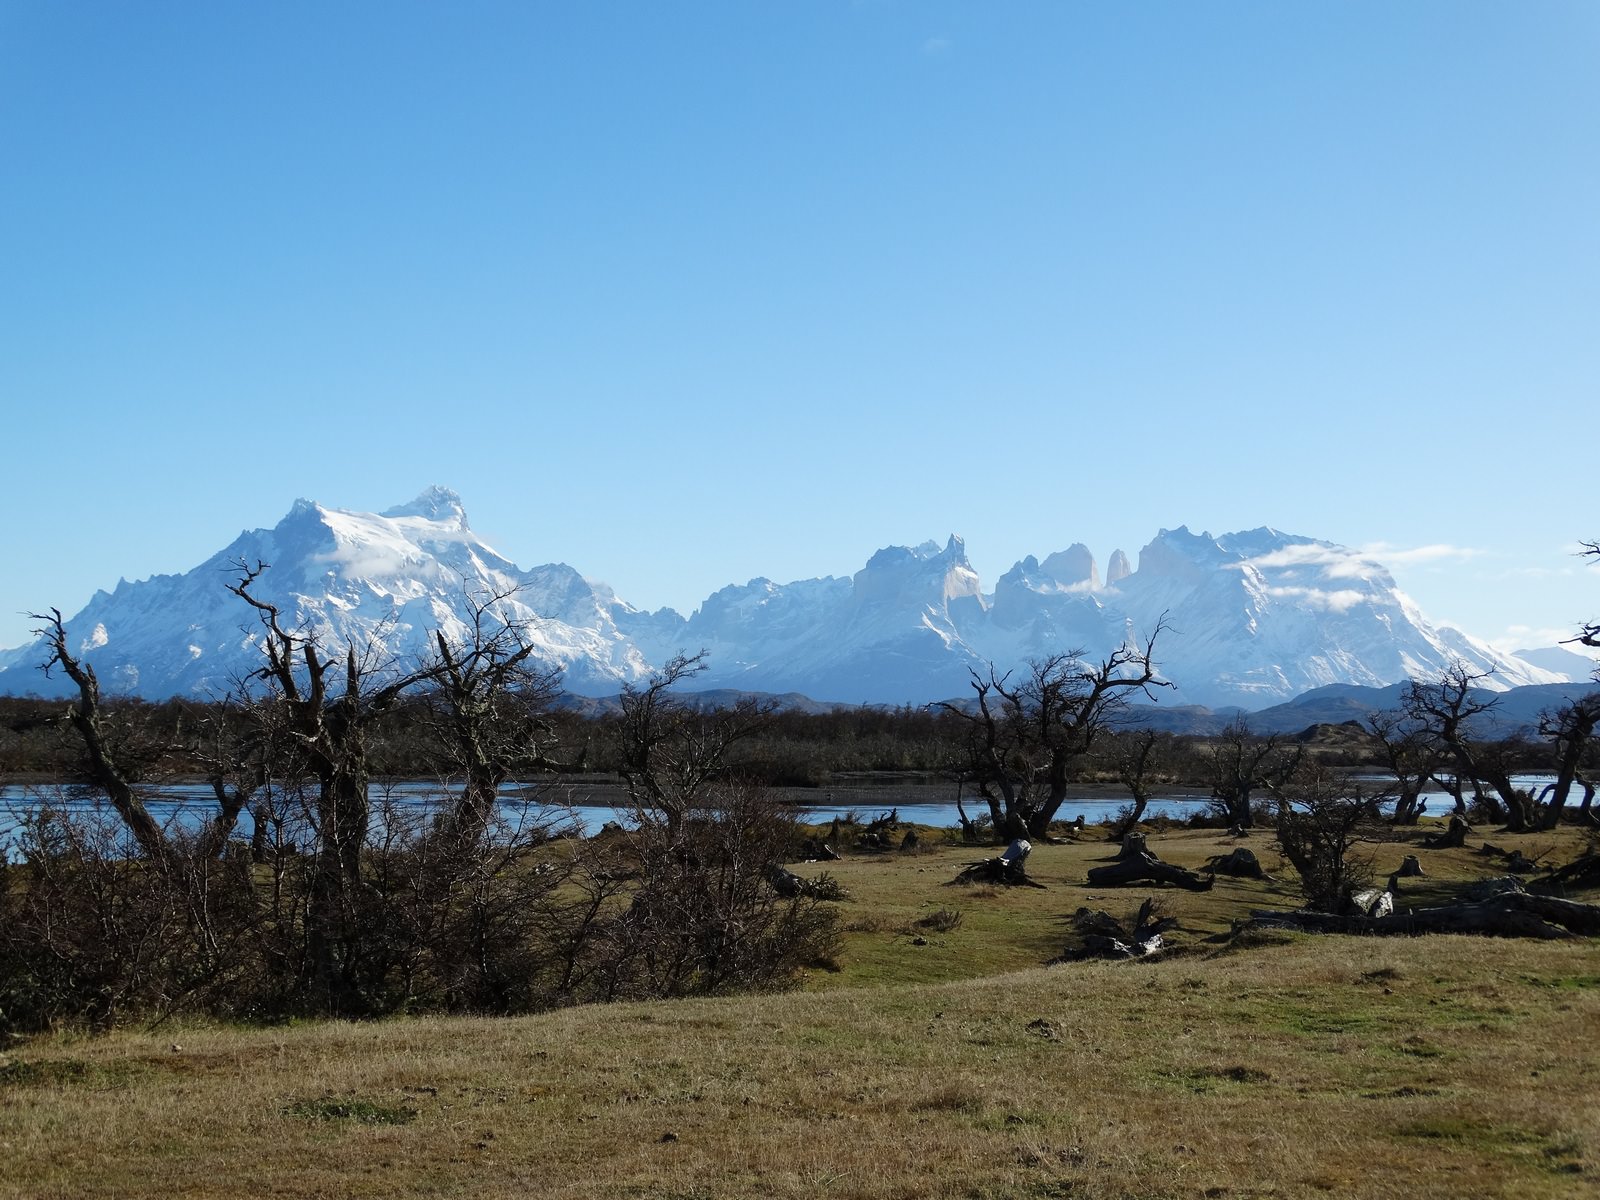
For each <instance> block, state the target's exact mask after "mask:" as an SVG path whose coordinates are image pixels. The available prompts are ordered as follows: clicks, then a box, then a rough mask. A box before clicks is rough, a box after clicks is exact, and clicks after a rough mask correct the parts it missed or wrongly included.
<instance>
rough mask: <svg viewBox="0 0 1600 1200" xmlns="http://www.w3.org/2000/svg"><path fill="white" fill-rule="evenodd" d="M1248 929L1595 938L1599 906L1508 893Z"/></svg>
mask: <svg viewBox="0 0 1600 1200" xmlns="http://www.w3.org/2000/svg"><path fill="white" fill-rule="evenodd" d="M1250 917H1251V921H1250V924H1259V925H1268V926H1277V927H1288V928H1293V929H1300V930H1304V931H1306V932H1310V933H1365V934H1379V935H1388V936H1395V937H1410V936H1415V935H1417V934H1424V933H1472V934H1483V935H1487V936H1490V937H1531V938H1545V939H1551V940H1554V939H1559V938H1572V937H1596V936H1600V905H1593V904H1574V903H1573V902H1572V901H1570V900H1557V899H1556V898H1554V897H1552V896H1534V895H1530V894H1528V893H1527V892H1517V891H1507V892H1501V893H1500V894H1499V895H1496V896H1492V897H1490V898H1488V899H1485V900H1479V901H1475V902H1470V903H1463V904H1445V905H1440V906H1439V907H1437V908H1417V909H1411V910H1409V911H1407V912H1403V913H1402V912H1396V913H1394V914H1393V915H1391V916H1386V917H1373V916H1341V915H1339V914H1336V913H1319V912H1267V911H1258V912H1252V913H1251V914H1250Z"/></svg>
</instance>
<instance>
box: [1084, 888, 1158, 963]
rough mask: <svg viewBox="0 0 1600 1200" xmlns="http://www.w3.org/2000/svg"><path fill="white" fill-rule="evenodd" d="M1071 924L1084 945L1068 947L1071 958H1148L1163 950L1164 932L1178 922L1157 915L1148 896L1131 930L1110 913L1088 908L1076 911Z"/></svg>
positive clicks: (1153, 904)
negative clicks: (1080, 935) (1079, 934)
mask: <svg viewBox="0 0 1600 1200" xmlns="http://www.w3.org/2000/svg"><path fill="white" fill-rule="evenodd" d="M1072 923H1073V925H1074V926H1075V927H1076V928H1077V929H1078V930H1080V931H1081V932H1082V933H1083V944H1082V946H1081V948H1080V949H1078V950H1076V951H1074V950H1073V949H1071V948H1070V947H1069V948H1068V950H1067V954H1066V957H1068V958H1148V957H1150V955H1152V954H1157V953H1159V952H1160V951H1161V950H1162V948H1163V946H1164V942H1163V939H1162V936H1161V935H1162V934H1163V933H1165V932H1166V931H1167V930H1169V929H1173V928H1175V927H1176V926H1177V924H1178V922H1177V918H1175V917H1161V918H1157V917H1156V916H1155V901H1154V900H1153V899H1149V898H1147V899H1146V900H1145V902H1144V903H1143V904H1141V905H1140V906H1139V915H1138V916H1137V917H1135V918H1134V927H1133V930H1132V932H1131V933H1130V932H1129V931H1128V930H1126V929H1125V928H1124V927H1123V924H1122V922H1121V921H1118V920H1117V919H1116V918H1115V917H1113V916H1111V915H1110V914H1109V913H1106V912H1102V911H1098V910H1091V909H1088V908H1080V909H1079V910H1078V911H1077V912H1076V913H1074V914H1073V918H1072Z"/></svg>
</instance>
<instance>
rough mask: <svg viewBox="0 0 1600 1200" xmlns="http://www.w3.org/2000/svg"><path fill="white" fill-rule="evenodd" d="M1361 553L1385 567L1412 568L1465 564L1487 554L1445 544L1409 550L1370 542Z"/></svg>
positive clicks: (1383, 543) (1385, 543)
mask: <svg viewBox="0 0 1600 1200" xmlns="http://www.w3.org/2000/svg"><path fill="white" fill-rule="evenodd" d="M1361 553H1362V554H1363V555H1364V556H1365V557H1367V558H1371V559H1376V560H1378V561H1380V562H1382V563H1383V564H1384V565H1385V566H1387V565H1389V564H1391V563H1398V564H1399V565H1401V566H1410V565H1411V564H1413V563H1426V562H1442V561H1453V562H1464V561H1466V560H1467V559H1469V558H1478V557H1480V556H1482V555H1483V554H1484V553H1485V552H1484V551H1482V550H1476V549H1473V548H1472V547H1470V546H1451V545H1448V544H1446V543H1444V542H1435V543H1433V544H1432V545H1429V546H1413V547H1411V548H1409V549H1407V548H1405V547H1402V546H1392V545H1390V544H1389V543H1388V542H1369V543H1368V544H1367V545H1365V546H1363V547H1362V548H1361Z"/></svg>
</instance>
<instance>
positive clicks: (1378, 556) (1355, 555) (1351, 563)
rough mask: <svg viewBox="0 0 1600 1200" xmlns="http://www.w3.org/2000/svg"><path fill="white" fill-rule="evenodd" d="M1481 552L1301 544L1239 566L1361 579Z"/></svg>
mask: <svg viewBox="0 0 1600 1200" xmlns="http://www.w3.org/2000/svg"><path fill="white" fill-rule="evenodd" d="M1482 553H1483V551H1482V550H1474V549H1471V548H1469V547H1466V546H1450V545H1446V544H1444V543H1435V544H1434V545H1430V546H1414V547H1411V548H1409V549H1407V548H1404V547H1401V546H1392V545H1390V544H1389V543H1387V542H1373V543H1371V544H1369V545H1366V546H1363V547H1362V548H1361V549H1359V550H1349V549H1346V548H1345V547H1343V546H1320V545H1317V544H1316V543H1311V542H1307V543H1300V544H1296V545H1292V546H1284V547H1283V548H1282V549H1280V550H1274V551H1272V553H1270V554H1262V555H1259V556H1258V557H1256V558H1251V559H1246V560H1245V561H1244V562H1242V563H1239V564H1238V566H1239V568H1240V569H1241V570H1242V569H1244V568H1245V567H1256V568H1263V569H1267V570H1271V569H1273V568H1286V567H1288V568H1292V567H1320V568H1321V569H1322V573H1323V575H1324V576H1326V577H1327V578H1329V579H1362V578H1365V577H1366V576H1367V575H1368V574H1370V573H1371V572H1373V571H1378V570H1383V569H1384V568H1386V567H1389V566H1410V565H1413V564H1416V563H1428V562H1443V561H1448V560H1454V561H1463V560H1466V559H1469V558H1476V557H1478V556H1479V555H1480V554H1482Z"/></svg>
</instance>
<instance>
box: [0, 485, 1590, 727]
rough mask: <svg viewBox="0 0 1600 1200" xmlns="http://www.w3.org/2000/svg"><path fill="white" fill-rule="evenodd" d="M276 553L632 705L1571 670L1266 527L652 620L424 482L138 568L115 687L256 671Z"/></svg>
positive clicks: (85, 625)
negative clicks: (1442, 622) (1038, 665)
mask: <svg viewBox="0 0 1600 1200" xmlns="http://www.w3.org/2000/svg"><path fill="white" fill-rule="evenodd" d="M256 563H269V564H271V567H270V569H269V570H268V571H266V573H265V574H264V575H263V576H262V577H261V580H260V581H259V583H258V585H257V586H256V589H255V590H256V591H257V593H258V594H260V595H261V597H262V598H263V599H266V600H268V601H270V602H271V603H273V604H276V605H278V606H279V608H280V609H281V611H282V612H283V614H284V619H285V620H286V621H290V622H293V623H295V624H298V625H301V626H303V627H304V628H306V629H308V630H310V631H312V632H313V633H315V634H316V635H317V636H318V637H319V638H321V639H322V640H323V641H324V642H325V643H327V644H328V645H330V646H333V645H341V646H342V645H346V644H353V645H355V646H357V647H359V648H361V649H362V650H363V651H364V652H366V653H368V654H369V655H370V656H371V658H372V661H373V662H375V663H380V664H381V663H394V664H403V663H406V662H408V661H412V660H414V659H415V658H416V657H417V656H419V655H421V654H423V653H425V652H426V650H427V646H428V641H429V639H430V637H431V634H432V631H433V630H435V629H441V630H443V631H444V632H445V633H446V635H447V636H450V637H453V638H458V637H460V636H462V635H463V633H464V631H465V629H466V627H467V624H468V622H469V621H470V618H471V610H472V607H473V605H474V604H481V603H486V602H489V601H491V600H492V601H493V603H494V606H495V610H496V611H497V612H499V613H501V614H503V616H504V617H505V619H507V620H510V621H512V622H514V623H515V624H517V625H518V626H520V627H521V628H522V629H523V630H524V633H525V636H526V637H528V638H529V639H530V640H531V641H532V642H533V643H534V644H535V646H536V647H537V654H538V657H539V659H540V661H542V662H543V663H545V664H546V665H548V666H552V667H558V668H560V669H561V670H562V671H563V672H564V673H565V678H566V682H567V686H568V688H569V689H570V690H572V691H575V692H579V693H583V694H588V695H610V694H614V693H615V692H616V691H617V690H618V689H619V688H620V687H621V686H622V685H623V684H625V683H628V682H632V681H637V680H640V679H643V678H645V677H647V676H648V675H649V673H650V672H651V671H652V670H653V669H654V668H655V667H657V666H659V665H660V664H661V663H663V662H664V661H666V660H667V659H668V658H669V657H670V656H671V655H672V654H674V653H680V652H681V653H688V654H694V653H696V652H698V651H700V650H702V649H703V650H705V651H706V652H707V657H706V662H707V670H706V671H705V672H704V674H702V675H701V676H700V677H698V679H697V681H696V682H697V685H698V686H702V687H708V688H716V687H721V688H736V689H740V690H744V691H759V692H769V693H787V692H800V693H804V694H806V695H808V696H810V697H812V698H813V699H816V700H820V701H837V702H846V703H863V702H866V703H889V704H898V703H927V702H930V701H935V700H941V699H945V698H948V697H952V696H959V695H963V694H965V693H966V692H967V691H968V687H967V685H968V682H969V678H970V675H969V672H970V671H971V670H975V669H987V666H988V664H990V663H994V664H995V665H996V666H997V667H998V668H999V669H1001V670H1006V669H1010V668H1012V667H1015V666H1017V665H1019V664H1021V663H1023V662H1025V661H1026V660H1027V659H1029V658H1034V657H1039V656H1042V655H1049V654H1058V653H1072V652H1081V653H1083V654H1084V655H1086V656H1087V657H1089V658H1091V659H1099V658H1102V657H1104V656H1105V655H1106V654H1108V653H1110V652H1111V651H1112V650H1113V649H1115V648H1116V647H1118V646H1120V645H1123V644H1129V643H1132V644H1142V643H1143V641H1144V640H1145V639H1147V638H1149V637H1150V636H1151V635H1152V634H1154V633H1155V631H1156V630H1157V627H1158V624H1164V626H1165V628H1164V629H1163V631H1162V632H1161V633H1160V635H1159V637H1158V639H1157V643H1156V658H1157V661H1158V662H1159V664H1160V666H1161V671H1162V674H1163V675H1164V677H1165V678H1167V679H1169V680H1171V681H1173V682H1174V683H1176V684H1177V689H1176V691H1175V692H1173V693H1165V694H1163V696H1162V700H1163V702H1165V703H1170V704H1175V705H1204V706H1208V707H1212V708H1217V707H1222V706H1228V705H1237V706H1240V707H1243V708H1247V709H1258V708H1263V707H1266V706H1268V705H1272V704H1276V703H1280V702H1282V701H1284V700H1287V699H1289V698H1290V697H1293V696H1296V695H1299V694H1300V693H1302V692H1305V691H1307V690H1309V689H1313V688H1318V687H1325V686H1328V685H1332V684H1347V685H1356V686H1362V687H1381V686H1384V685H1387V684H1391V683H1394V682H1396V681H1399V680H1402V679H1405V678H1407V677H1422V678H1427V677H1432V676H1436V675H1438V674H1439V673H1440V672H1441V671H1442V670H1443V669H1444V668H1445V667H1446V666H1447V665H1449V664H1450V663H1451V662H1453V661H1457V660H1461V661H1464V662H1465V663H1466V664H1467V665H1468V666H1469V668H1471V669H1472V670H1474V671H1479V672H1484V671H1492V672H1494V674H1493V676H1492V677H1491V678H1490V680H1489V681H1488V682H1489V685H1490V686H1493V687H1497V688H1507V687H1514V686H1519V685H1528V684H1548V683H1555V682H1560V681H1562V679H1563V678H1564V677H1563V676H1561V675H1559V674H1554V673H1551V672H1548V671H1545V670H1542V669H1541V668H1540V667H1538V666H1537V665H1535V664H1534V663H1532V662H1529V661H1527V660H1526V659H1521V658H1510V657H1507V656H1505V655H1502V654H1499V653H1498V652H1497V651H1495V650H1493V649H1492V648H1491V647H1489V646H1487V645H1485V644H1483V643H1481V642H1478V641H1476V640H1474V639H1472V638H1469V637H1467V636H1466V635H1465V634H1462V633H1460V632H1458V631H1456V630H1451V629H1442V628H1434V627H1433V626H1431V625H1430V624H1429V623H1428V622H1427V621H1426V619H1425V618H1424V617H1423V616H1422V614H1421V613H1420V612H1419V611H1418V610H1417V608H1416V606H1415V605H1414V604H1413V603H1412V602H1411V601H1410V600H1409V599H1408V598H1407V597H1406V596H1405V595H1404V594H1403V593H1401V592H1400V591H1399V589H1398V588H1397V587H1396V586H1395V582H1394V579H1393V578H1392V577H1391V576H1390V574H1389V573H1388V571H1386V570H1385V569H1384V568H1383V567H1382V566H1381V565H1380V564H1378V563H1375V562H1372V561H1370V560H1368V559H1366V558H1364V557H1362V556H1361V555H1358V554H1356V553H1355V552H1353V551H1350V550H1346V549H1343V548H1341V547H1338V546H1335V545H1332V544H1331V543H1328V542H1321V541H1316V540H1314V539H1311V538H1305V537H1298V536H1295V535H1291V534H1285V533H1280V532H1278V531H1276V530H1272V529H1267V528H1261V529H1255V530H1250V531H1247V532H1243V533H1234V534H1226V535H1223V536H1221V537H1216V538H1213V537H1211V536H1210V535H1209V534H1195V533H1191V532H1190V531H1189V530H1188V529H1187V528H1181V527H1180V528H1178V529H1176V530H1162V531H1161V532H1160V533H1159V534H1158V535H1157V536H1156V537H1155V538H1154V539H1153V540H1152V541H1151V542H1150V543H1149V544H1148V545H1147V546H1145V547H1144V549H1143V550H1142V551H1141V552H1140V554H1139V563H1138V568H1137V569H1136V570H1132V569H1130V566H1129V563H1128V561H1127V558H1126V556H1124V555H1123V554H1122V553H1121V552H1120V551H1118V552H1117V554H1116V555H1114V556H1113V562H1112V565H1111V567H1110V568H1108V569H1107V571H1106V572H1105V574H1104V576H1103V577H1102V576H1101V573H1100V572H1099V570H1098V568H1097V566H1096V564H1095V562H1094V558H1093V556H1092V555H1091V554H1090V553H1089V551H1088V550H1087V548H1086V547H1084V546H1083V545H1082V544H1074V545H1072V546H1069V547H1068V548H1067V549H1066V550H1063V551H1058V552H1056V553H1053V554H1049V555H1047V556H1045V557H1044V558H1043V559H1042V560H1040V559H1037V558H1034V557H1031V556H1030V557H1028V558H1025V559H1023V560H1022V561H1021V562H1019V563H1017V564H1016V565H1015V566H1013V567H1012V568H1011V570H1009V571H1007V572H1006V573H1005V574H1004V575H1002V576H1001V578H1000V579H999V581H998V582H997V583H996V585H995V589H994V591H993V592H992V593H985V592H984V590H983V587H982V584H981V582H980V580H979V578H978V576H977V573H976V572H975V571H973V569H972V566H971V564H970V562H968V560H967V556H966V549H965V546H964V545H963V543H962V541H961V539H960V538H959V537H955V536H951V537H950V538H949V539H948V540H947V541H946V542H945V543H944V545H942V546H941V545H939V544H938V543H936V542H926V543H924V544H922V545H920V546H910V547H908V546H891V547H887V548H885V549H883V550H880V551H878V553H876V554H874V555H873V556H872V558H871V559H870V560H869V561H868V562H867V564H866V565H865V566H864V567H862V569H861V570H859V571H857V572H856V573H855V574H854V575H853V576H851V577H850V578H848V579H844V578H835V577H828V578H824V579H810V580H802V581H799V582H795V583H788V584H778V583H774V582H772V581H771V580H768V579H755V580H751V581H750V582H749V583H747V584H743V585H736V586H729V587H725V588H723V589H721V590H720V591H718V592H716V593H714V594H713V595H711V596H710V597H708V598H707V599H706V601H705V602H704V603H703V604H702V605H701V606H700V607H699V609H698V610H697V611H696V612H695V613H694V614H693V615H692V616H691V617H689V618H688V619H687V620H685V618H683V617H682V616H680V615H679V614H677V613H676V612H673V611H671V610H670V609H662V610H660V611H658V612H654V613H650V612H645V611H642V610H640V609H637V608H634V607H633V606H632V605H630V604H627V603H626V602H624V601H623V600H621V599H619V598H618V597H617V596H616V595H615V594H614V593H613V592H612V591H611V589H610V588H609V587H607V586H606V585H605V584H603V583H598V582H596V581H593V580H590V579H587V578H585V577H584V576H583V575H582V574H580V573H579V572H578V571H576V570H575V569H573V568H572V567H570V566H567V565H565V564H562V563H552V564H547V565H544V566H539V567H534V568H531V569H529V570H523V569H521V568H519V567H518V566H517V565H516V564H515V563H512V562H511V561H509V560H508V559H506V558H504V557H503V556H501V555H500V554H498V553H497V552H496V551H494V550H493V549H492V548H491V547H489V546H488V545H486V544H485V543H484V542H483V541H481V540H480V539H479V538H478V537H477V536H476V535H475V534H474V533H473V532H472V529H471V527H470V525H469V524H468V522H467V517H466V513H465V511H464V510H463V508H462V505H461V501H460V498H459V497H458V496H456V494H455V493H454V492H451V491H448V490H447V489H444V488H437V487H435V488H430V489H428V490H427V491H425V492H424V493H423V494H422V495H420V496H418V497H417V498H416V499H415V500H413V501H411V502H410V503H409V504H404V505H400V506H398V507H396V508H391V509H389V510H387V511H386V512H383V513H361V512H354V511H350V510H346V509H337V508H328V507H325V506H323V505H320V504H316V503H313V502H312V501H309V500H301V501H297V502H296V503H295V505H294V507H293V508H291V510H290V511H289V513H288V515H287V516H285V517H284V518H283V520H282V521H280V522H279V523H278V524H277V525H275V526H274V527H272V528H271V529H257V530H251V531H247V532H245V533H242V534H240V535H239V537H238V538H237V539H235V540H234V542H233V543H231V544H230V545H229V546H227V547H226V548H224V549H223V550H221V551H219V552H218V553H217V554H216V555H213V556H212V557H211V558H210V559H208V560H207V561H206V562H204V563H202V564H201V565H200V566H198V567H196V568H195V569H194V570H192V571H189V572H187V573H186V574H183V575H169V576H156V577H154V578H151V579H147V580H144V581H142V582H138V583H129V582H126V581H123V582H121V583H119V584H118V585H117V587H116V588H115V590H113V591H111V592H98V593H96V594H95V596H94V597H93V598H92V599H91V600H90V601H89V603H88V605H87V606H86V607H85V608H84V609H83V611H82V612H80V613H78V614H77V615H75V616H74V617H72V618H71V620H70V621H69V622H68V634H69V639H70V641H71V644H73V645H74V646H75V647H77V649H78V651H79V653H81V654H82V655H84V656H85V657H86V658H87V660H88V661H89V662H91V663H92V664H93V665H94V666H95V669H96V671H97V672H98V673H99V675H100V677H101V679H102V681H103V683H104V686H105V687H106V690H107V691H110V692H129V693H137V694H141V695H145V696H149V697H163V696H169V695H175V694H188V695H219V694H222V693H224V692H226V691H228V690H229V689H230V688H231V687H232V686H234V684H235V682H236V681H237V680H239V679H242V678H244V677H245V676H247V675H248V674H249V673H250V672H251V671H252V670H254V669H255V667H256V666H257V665H258V658H257V655H258V636H259V629H258V626H257V623H256V622H255V620H254V614H253V613H252V612H251V610H250V609H249V608H248V607H247V606H246V605H245V604H244V603H243V602H242V601H240V600H239V599H238V598H237V597H235V596H233V595H231V594H230V593H229V592H228V590H227V587H228V584H229V583H231V582H233V581H235V580H236V579H237V578H238V576H239V573H240V570H241V569H242V567H243V566H245V565H254V564H256ZM42 658H43V654H42V652H41V651H40V649H39V648H38V646H37V645H35V646H31V647H22V648H20V649H18V650H13V651H9V652H5V653H3V654H0V692H10V693H26V692H32V691H39V692H45V693H48V692H51V691H56V692H59V691H61V690H62V688H61V681H60V680H54V681H50V680H46V679H45V678H44V677H43V676H42V675H40V674H39V672H38V671H37V670H34V669H33V668H34V666H35V665H36V664H37V663H38V662H39V661H41V659H42Z"/></svg>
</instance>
